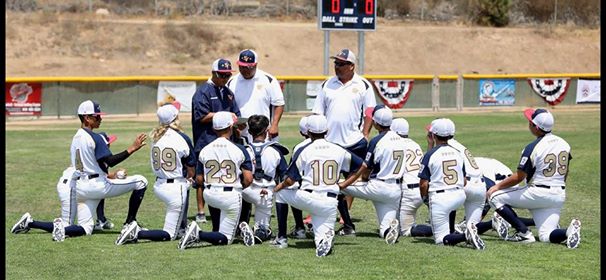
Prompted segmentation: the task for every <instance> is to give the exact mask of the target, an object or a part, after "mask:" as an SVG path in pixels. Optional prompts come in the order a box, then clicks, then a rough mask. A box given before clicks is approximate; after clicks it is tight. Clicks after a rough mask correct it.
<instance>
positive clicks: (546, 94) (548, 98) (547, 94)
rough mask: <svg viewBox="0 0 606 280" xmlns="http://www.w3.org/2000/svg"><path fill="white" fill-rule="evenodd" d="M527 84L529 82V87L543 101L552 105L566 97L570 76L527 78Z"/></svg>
mask: <svg viewBox="0 0 606 280" xmlns="http://www.w3.org/2000/svg"><path fill="white" fill-rule="evenodd" d="M528 84H530V87H531V88H532V90H533V91H534V92H535V93H536V94H538V95H539V96H541V97H543V99H544V100H545V102H547V103H549V105H552V106H553V105H558V104H560V102H562V101H563V100H564V98H565V97H566V92H567V91H568V86H569V85H570V78H562V79H543V78H534V79H533V78H530V79H528Z"/></svg>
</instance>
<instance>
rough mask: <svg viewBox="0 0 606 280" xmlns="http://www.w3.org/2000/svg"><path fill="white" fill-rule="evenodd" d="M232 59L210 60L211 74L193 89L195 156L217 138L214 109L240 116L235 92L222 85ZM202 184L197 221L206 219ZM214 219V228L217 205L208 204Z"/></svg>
mask: <svg viewBox="0 0 606 280" xmlns="http://www.w3.org/2000/svg"><path fill="white" fill-rule="evenodd" d="M232 72H234V71H233V70H232V67H231V62H230V61H229V60H227V59H224V58H220V59H217V60H215V61H214V62H213V64H212V72H211V75H212V76H211V77H210V79H208V81H206V83H204V84H202V85H201V86H199V87H198V88H197V89H196V93H194V96H193V98H192V106H191V107H192V115H191V122H192V130H193V134H194V143H195V144H194V154H195V156H196V158H198V156H199V154H200V151H201V150H202V148H204V147H205V146H206V145H208V143H210V142H212V141H213V140H215V139H217V134H216V133H215V131H214V130H213V127H212V119H213V116H214V115H215V113H216V112H219V111H227V112H231V113H232V114H234V115H235V116H238V117H239V116H240V110H238V106H237V105H236V100H235V98H234V93H233V92H232V91H231V90H230V89H229V88H227V87H226V86H225V84H226V83H227V81H228V80H229V78H230V77H231V75H232ZM202 187H203V186H197V189H196V198H197V203H198V214H197V215H196V221H197V222H206V217H205V215H204V198H203V196H202V190H203V188H202ZM208 210H209V211H210V214H211V218H212V221H213V230H217V229H218V228H219V215H220V212H219V211H218V209H215V208H213V207H210V206H209V207H208Z"/></svg>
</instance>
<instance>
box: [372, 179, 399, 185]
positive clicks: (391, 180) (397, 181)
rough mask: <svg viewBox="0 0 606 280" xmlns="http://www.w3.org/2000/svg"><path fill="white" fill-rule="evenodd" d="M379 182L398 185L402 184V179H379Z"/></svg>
mask: <svg viewBox="0 0 606 280" xmlns="http://www.w3.org/2000/svg"><path fill="white" fill-rule="evenodd" d="M377 180H379V181H383V182H385V183H388V184H391V183H396V184H402V181H403V180H402V178H399V179H377Z"/></svg>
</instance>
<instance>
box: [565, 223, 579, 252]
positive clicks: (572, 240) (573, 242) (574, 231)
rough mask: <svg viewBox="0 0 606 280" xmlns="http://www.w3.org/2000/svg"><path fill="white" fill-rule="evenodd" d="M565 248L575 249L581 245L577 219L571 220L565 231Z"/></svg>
mask: <svg viewBox="0 0 606 280" xmlns="http://www.w3.org/2000/svg"><path fill="white" fill-rule="evenodd" d="M566 236H567V237H568V238H566V247H568V248H570V249H575V248H577V247H579V243H581V221H580V220H579V219H572V221H570V225H569V226H568V229H567V230H566Z"/></svg>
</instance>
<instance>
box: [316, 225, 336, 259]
mask: <svg viewBox="0 0 606 280" xmlns="http://www.w3.org/2000/svg"><path fill="white" fill-rule="evenodd" d="M334 236H335V232H334V231H333V230H328V231H327V232H326V234H325V235H324V238H323V239H322V240H320V243H318V247H317V248H316V256H317V257H325V256H327V255H328V254H330V252H331V251H332V240H333V238H334Z"/></svg>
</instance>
